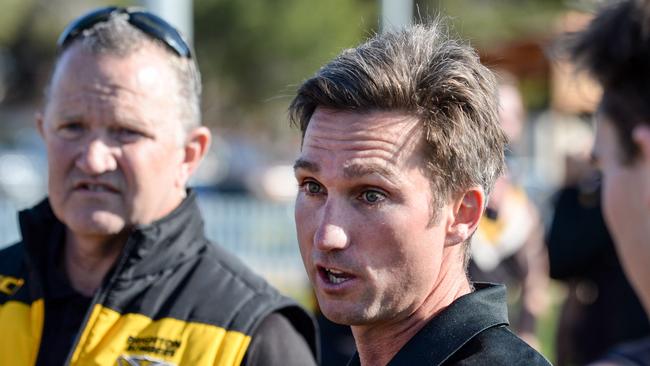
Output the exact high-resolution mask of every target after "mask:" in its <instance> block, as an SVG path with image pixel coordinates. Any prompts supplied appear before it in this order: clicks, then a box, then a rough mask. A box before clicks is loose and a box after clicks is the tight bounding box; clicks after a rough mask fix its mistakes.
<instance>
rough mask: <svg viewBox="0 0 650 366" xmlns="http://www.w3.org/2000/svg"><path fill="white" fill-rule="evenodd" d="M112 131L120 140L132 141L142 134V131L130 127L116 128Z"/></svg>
mask: <svg viewBox="0 0 650 366" xmlns="http://www.w3.org/2000/svg"><path fill="white" fill-rule="evenodd" d="M113 133H114V134H115V136H116V137H117V138H118V139H119V140H120V141H134V140H137V139H139V138H140V137H142V136H144V134H143V133H142V132H140V131H137V130H134V129H130V128H116V129H115V130H113Z"/></svg>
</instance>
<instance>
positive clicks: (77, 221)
mask: <svg viewBox="0 0 650 366" xmlns="http://www.w3.org/2000/svg"><path fill="white" fill-rule="evenodd" d="M61 221H63V222H64V223H65V225H66V226H67V227H68V229H70V230H71V231H72V232H73V233H75V234H79V235H91V236H110V235H117V234H119V233H120V232H122V230H124V228H125V227H126V221H125V220H124V219H123V218H122V217H120V216H118V215H115V214H113V213H110V212H101V211H100V212H93V213H92V214H90V215H87V216H77V215H75V216H74V217H71V218H68V219H67V220H61Z"/></svg>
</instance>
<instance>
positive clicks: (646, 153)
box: [633, 125, 650, 208]
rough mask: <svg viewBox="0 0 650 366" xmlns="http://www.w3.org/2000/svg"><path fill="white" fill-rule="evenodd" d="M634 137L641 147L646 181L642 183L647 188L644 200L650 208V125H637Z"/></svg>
mask: <svg viewBox="0 0 650 366" xmlns="http://www.w3.org/2000/svg"><path fill="white" fill-rule="evenodd" d="M633 138H634V141H635V142H636V143H637V144H638V145H639V147H640V148H641V158H642V161H641V164H642V169H643V176H644V182H642V183H641V184H643V185H644V190H645V195H644V197H643V202H645V204H646V207H649V208H650V126H648V125H639V126H637V127H635V128H634V131H633Z"/></svg>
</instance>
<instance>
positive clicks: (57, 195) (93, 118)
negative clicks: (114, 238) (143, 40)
mask: <svg viewBox="0 0 650 366" xmlns="http://www.w3.org/2000/svg"><path fill="white" fill-rule="evenodd" d="M165 57H166V55H165V54H164V53H163V52H162V51H161V50H158V49H155V48H146V47H145V48H143V49H141V50H139V51H137V52H135V53H134V54H132V55H129V56H125V57H117V56H113V55H104V54H101V55H94V54H91V53H89V52H88V51H85V50H84V49H82V48H81V47H79V46H78V45H73V46H72V47H71V48H70V49H68V50H66V51H65V53H64V55H63V56H62V59H61V60H60V62H59V65H58V67H57V70H56V72H55V74H54V77H53V80H52V85H51V90H50V95H49V101H48V103H47V106H46V108H45V111H44V114H43V116H42V119H40V120H39V128H40V131H41V134H42V136H43V139H44V141H45V144H46V146H47V152H48V162H49V198H50V202H51V204H52V208H53V210H54V212H55V213H56V215H57V217H58V218H59V219H60V220H61V221H62V222H64V223H65V224H66V226H67V227H68V228H69V229H70V230H71V231H72V232H74V233H76V234H82V235H92V236H107V235H114V234H116V233H119V232H120V231H122V230H123V229H124V228H126V227H129V226H132V225H136V224H148V223H150V222H152V221H153V220H156V219H158V218H161V217H162V216H164V215H165V214H167V213H169V212H170V211H171V210H173V209H174V208H175V207H176V206H177V205H178V204H179V203H180V201H181V200H182V195H183V186H184V183H185V177H184V169H185V168H184V166H183V165H184V156H185V155H184V148H183V143H182V142H183V128H182V127H181V126H182V124H181V122H180V120H179V107H178V103H179V98H178V97H177V94H178V92H177V90H178V86H177V81H176V80H177V79H176V77H175V74H174V73H173V71H172V69H171V68H170V67H169V66H168V62H167V60H166V59H165ZM167 57H168V56H167Z"/></svg>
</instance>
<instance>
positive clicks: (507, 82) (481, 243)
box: [468, 72, 548, 347]
mask: <svg viewBox="0 0 650 366" xmlns="http://www.w3.org/2000/svg"><path fill="white" fill-rule="evenodd" d="M497 78H498V81H499V121H500V122H501V127H502V128H503V131H504V132H505V134H506V136H507V138H508V146H509V148H508V149H507V150H506V165H507V166H508V168H510V166H511V165H513V160H516V159H517V156H516V154H517V152H516V151H517V149H516V147H517V146H518V145H519V144H520V139H521V134H522V131H523V128H524V122H525V118H526V112H525V109H524V104H523V101H522V98H521V94H520V93H519V89H518V87H517V82H516V79H514V77H513V76H512V75H510V74H508V73H506V72H497ZM471 250H472V256H471V260H470V263H469V267H468V273H469V277H470V279H472V281H483V282H497V283H503V284H505V285H506V287H507V288H508V302H509V316H510V319H511V321H512V326H513V329H514V330H515V331H516V332H517V334H518V335H519V336H520V337H522V338H523V339H524V340H526V341H527V342H528V343H530V344H532V345H534V346H536V347H538V346H539V342H538V340H537V336H536V323H537V318H538V317H539V316H540V315H541V314H542V313H543V312H544V310H545V309H546V305H545V304H547V303H548V299H547V284H548V274H547V273H548V260H547V254H546V248H545V245H544V240H543V224H542V221H541V219H540V215H539V213H538V210H537V208H536V207H535V205H534V204H533V203H532V201H531V200H530V199H529V198H528V195H527V194H526V191H525V190H524V189H523V187H522V186H521V185H519V184H518V183H517V182H516V180H515V178H514V176H513V175H512V174H511V172H510V171H507V172H506V173H505V174H504V175H502V176H501V177H499V178H498V179H497V180H496V183H495V185H494V189H493V190H492V193H491V194H490V200H489V201H488V203H487V207H486V209H485V212H484V213H483V216H482V217H481V222H480V224H479V226H478V228H477V229H476V233H475V235H474V237H473V238H472V244H471Z"/></svg>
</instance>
